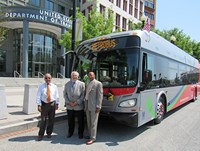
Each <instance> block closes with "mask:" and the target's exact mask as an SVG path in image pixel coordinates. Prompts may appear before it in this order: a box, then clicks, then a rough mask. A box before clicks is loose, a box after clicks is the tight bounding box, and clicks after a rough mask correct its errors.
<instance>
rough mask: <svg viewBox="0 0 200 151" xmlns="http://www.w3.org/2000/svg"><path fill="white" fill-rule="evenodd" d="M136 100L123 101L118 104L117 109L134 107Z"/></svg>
mask: <svg viewBox="0 0 200 151" xmlns="http://www.w3.org/2000/svg"><path fill="white" fill-rule="evenodd" d="M136 100H137V99H131V100H126V101H123V102H121V103H120V104H119V107H133V106H135V105H136Z"/></svg>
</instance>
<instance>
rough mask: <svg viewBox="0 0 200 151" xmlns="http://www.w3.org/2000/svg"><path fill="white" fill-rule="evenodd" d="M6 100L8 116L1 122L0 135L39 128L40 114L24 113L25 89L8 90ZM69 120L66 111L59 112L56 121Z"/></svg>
mask: <svg viewBox="0 0 200 151" xmlns="http://www.w3.org/2000/svg"><path fill="white" fill-rule="evenodd" d="M5 91H6V100H7V109H8V115H7V118H6V119H2V120H0V135H2V134H8V133H12V132H16V131H20V130H27V129H30V128H33V127H37V126H38V122H39V121H40V113H39V112H38V113H36V114H30V115H27V114H26V113H24V112H23V93H24V88H23V87H19V88H17V90H16V88H6V89H5ZM66 118H67V113H66V110H65V109H62V110H60V109H59V110H57V111H56V116H55V121H60V120H64V119H66Z"/></svg>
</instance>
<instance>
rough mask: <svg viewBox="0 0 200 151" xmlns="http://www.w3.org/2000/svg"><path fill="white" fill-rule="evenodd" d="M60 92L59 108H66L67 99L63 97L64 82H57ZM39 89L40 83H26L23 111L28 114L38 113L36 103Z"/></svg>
mask: <svg viewBox="0 0 200 151" xmlns="http://www.w3.org/2000/svg"><path fill="white" fill-rule="evenodd" d="M56 85H57V87H58V93H59V100H60V103H59V110H64V109H65V107H64V105H65V101H64V99H63V86H62V84H56ZM37 91H38V85H35V84H25V88H24V100H23V112H24V113H26V114H34V113H38V110H37V104H36V95H37Z"/></svg>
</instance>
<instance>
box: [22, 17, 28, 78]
mask: <svg viewBox="0 0 200 151" xmlns="http://www.w3.org/2000/svg"><path fill="white" fill-rule="evenodd" d="M28 38H29V22H28V21H27V20H24V21H23V58H22V61H23V63H22V76H23V77H24V78H28Z"/></svg>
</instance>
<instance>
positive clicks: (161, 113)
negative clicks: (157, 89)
mask: <svg viewBox="0 0 200 151" xmlns="http://www.w3.org/2000/svg"><path fill="white" fill-rule="evenodd" d="M164 114H165V104H164V99H163V98H162V97H160V98H159V101H158V104H157V114H156V116H157V117H156V118H155V119H154V123H155V124H159V123H161V121H162V120H163V118H164Z"/></svg>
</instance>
